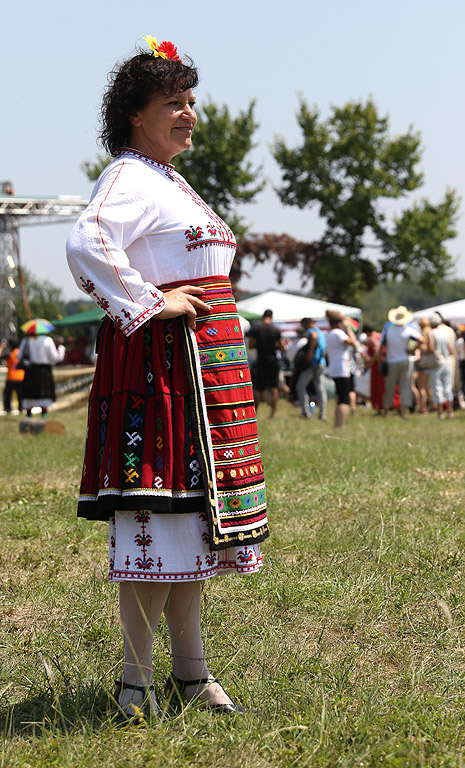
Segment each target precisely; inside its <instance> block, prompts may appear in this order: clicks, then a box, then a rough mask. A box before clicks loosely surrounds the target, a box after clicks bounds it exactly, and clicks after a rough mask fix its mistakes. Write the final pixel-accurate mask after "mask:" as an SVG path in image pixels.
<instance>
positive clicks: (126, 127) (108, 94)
mask: <svg viewBox="0 0 465 768" xmlns="http://www.w3.org/2000/svg"><path fill="white" fill-rule="evenodd" d="M198 82H199V75H198V72H197V69H196V67H195V65H194V62H193V61H192V60H191V59H187V63H183V62H181V61H174V60H173V59H162V58H161V57H159V56H157V57H155V56H153V55H152V54H151V53H142V52H141V53H138V54H136V55H135V56H133V57H132V58H131V59H128V60H127V61H124V62H123V63H122V64H121V65H120V66H119V67H117V68H116V69H114V70H113V71H112V72H110V74H109V76H108V85H107V88H106V90H105V93H104V95H103V100H102V109H101V111H100V122H101V125H102V129H101V131H100V135H99V138H100V141H101V143H102V146H103V147H104V149H106V151H107V152H108V153H109V154H110V155H111V156H112V157H116V156H117V155H118V154H119V150H120V149H121V147H124V146H126V145H127V144H128V142H129V138H130V135H131V122H130V120H129V116H130V115H133V114H134V113H135V112H137V110H139V109H143V108H144V107H145V106H146V104H147V103H148V101H149V99H150V98H151V96H152V95H153V94H154V93H160V94H163V95H164V96H169V95H170V94H172V93H173V94H174V93H182V92H183V91H187V90H188V89H189V88H195V87H196V85H197V84H198Z"/></svg>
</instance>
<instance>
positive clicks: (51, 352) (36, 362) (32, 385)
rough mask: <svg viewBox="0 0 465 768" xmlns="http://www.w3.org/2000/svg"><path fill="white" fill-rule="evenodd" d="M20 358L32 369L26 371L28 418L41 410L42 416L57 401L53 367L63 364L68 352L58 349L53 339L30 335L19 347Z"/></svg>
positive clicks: (24, 391) (24, 386) (24, 403)
mask: <svg viewBox="0 0 465 768" xmlns="http://www.w3.org/2000/svg"><path fill="white" fill-rule="evenodd" d="M18 355H19V358H20V359H21V357H24V356H25V357H27V359H28V360H29V365H28V366H27V367H25V369H24V381H23V399H22V402H21V407H22V408H23V409H24V410H25V411H26V415H27V416H28V417H30V416H32V409H33V408H40V409H41V411H42V416H43V417H45V416H47V413H48V409H49V408H50V406H51V405H52V403H53V402H54V401H55V383H54V380H53V373H52V366H53V365H56V364H57V363H61V362H62V360H63V358H64V356H65V348H64V347H63V346H61V348H57V346H56V344H55V342H54V341H53V339H52V338H51V337H50V336H47V335H45V334H41V335H35V334H28V335H27V336H25V337H24V339H22V341H21V344H20V345H19V352H18Z"/></svg>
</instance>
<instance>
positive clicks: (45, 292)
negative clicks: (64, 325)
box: [0, 267, 66, 329]
mask: <svg viewBox="0 0 465 768" xmlns="http://www.w3.org/2000/svg"><path fill="white" fill-rule="evenodd" d="M22 275H23V279H24V283H25V288H26V295H27V298H28V301H29V306H30V311H31V317H32V318H34V317H44V318H45V319H46V320H50V322H52V323H53V321H54V319H55V318H56V317H58V315H61V314H63V313H64V312H65V306H66V302H65V300H64V298H63V292H62V289H61V288H60V287H59V286H56V285H54V284H53V283H50V282H49V281H48V280H39V279H38V278H36V277H34V275H33V274H32V273H31V272H30V270H28V269H26V268H25V267H22ZM14 280H15V283H16V289H15V290H14V291H12V290H10V291H8V295H7V288H6V286H7V284H8V283H7V272H6V270H5V269H4V270H3V271H2V272H0V284H1V285H2V286H4V290H3V294H4V296H3V301H2V306H3V311H4V312H5V313H8V316H10V317H14V318H15V321H16V323H15V324H16V325H17V328H18V329H19V328H20V327H21V325H22V324H23V323H25V322H26V320H27V319H28V317H27V314H26V310H25V307H24V303H23V298H22V295H21V292H20V291H19V290H18V285H19V277H18V274H17V270H16V273H15V274H14ZM8 299H9V300H11V301H12V302H13V304H14V308H13V307H12V306H11V307H10V302H9V300H8Z"/></svg>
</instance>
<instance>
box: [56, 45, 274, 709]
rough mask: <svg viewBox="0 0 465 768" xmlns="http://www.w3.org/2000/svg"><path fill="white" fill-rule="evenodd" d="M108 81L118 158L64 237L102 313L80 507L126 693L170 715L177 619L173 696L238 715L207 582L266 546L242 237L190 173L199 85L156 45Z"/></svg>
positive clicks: (106, 136)
mask: <svg viewBox="0 0 465 768" xmlns="http://www.w3.org/2000/svg"><path fill="white" fill-rule="evenodd" d="M145 39H146V40H147V42H148V44H149V46H150V49H151V52H150V53H148V52H146V51H141V52H139V53H138V54H136V55H135V56H133V57H131V58H130V59H128V60H127V61H124V62H123V63H122V64H121V65H119V66H118V67H117V68H116V69H115V71H114V72H112V73H111V76H110V78H109V84H108V87H107V90H106V92H105V95H104V99H103V106H102V114H101V118H102V132H101V136H100V137H101V140H102V143H103V145H104V147H105V149H106V150H107V152H108V153H109V154H110V155H111V156H112V158H113V159H112V161H111V162H110V164H109V165H108V166H107V167H106V168H105V169H104V171H103V172H102V174H101V175H100V177H99V179H98V180H97V183H96V185H95V188H94V191H93V193H92V198H91V201H90V203H89V206H88V207H87V209H86V211H84V213H83V214H82V216H81V217H80V219H79V220H78V222H77V223H76V225H75V227H74V228H73V231H72V232H71V235H70V237H69V238H68V242H67V255H68V261H69V265H70V268H71V271H72V273H73V276H74V278H75V280H76V282H77V284H78V285H79V286H80V287H81V288H82V289H83V290H84V291H85V292H86V293H88V295H89V296H91V297H92V298H93V300H94V301H95V302H96V303H97V304H98V305H99V306H100V307H101V308H102V309H103V310H104V311H105V313H106V317H105V319H104V320H103V324H102V326H101V329H100V331H99V336H98V339H97V353H98V359H97V367H96V371H95V376H94V383H93V385H92V391H91V393H90V398H89V417H88V433H87V440H86V454H85V460H84V469H83V475H82V483H81V494H80V499H79V505H78V514H79V515H81V516H83V517H87V518H88V519H93V520H105V521H108V522H109V551H110V556H109V578H110V580H111V581H115V582H118V583H119V596H120V616H121V623H122V628H123V635H124V667H123V672H122V675H121V678H120V680H119V681H118V684H117V687H116V691H115V699H116V700H117V702H118V704H119V707H120V711H121V712H122V713H123V714H124V715H125V716H127V717H128V718H129V719H132V718H134V719H135V720H137V721H139V720H140V719H141V718H142V719H143V718H144V717H146V718H148V717H150V716H151V715H154V714H156V713H157V712H158V711H159V709H158V704H157V701H156V698H155V695H154V690H153V658H152V646H153V639H154V633H155V630H156V628H157V625H158V623H159V620H160V618H161V615H162V612H163V613H164V615H165V618H166V621H167V624H168V630H169V634H170V642H171V651H172V670H171V673H170V675H169V677H168V680H167V681H166V686H165V693H166V695H167V698H168V699H169V700H170V701H171V702H180V701H181V700H182V701H191V700H193V699H197V700H199V701H200V702H201V703H202V705H203V706H208V707H209V708H211V709H212V710H214V711H216V712H225V713H238V712H241V711H242V709H241V708H240V707H239V706H238V705H236V704H234V702H232V701H231V699H230V698H229V696H228V695H227V694H226V692H225V691H224V690H223V688H222V686H221V685H220V684H219V683H218V681H217V680H215V678H214V677H213V676H212V675H211V674H210V672H209V669H208V666H207V661H206V659H205V655H204V649H203V643H202V638H201V631H200V608H201V584H202V583H203V581H204V580H205V579H208V578H212V577H213V576H215V575H217V574H220V573H240V574H252V573H254V572H256V571H257V570H258V569H259V568H260V567H261V565H262V559H261V555H260V542H261V541H263V540H264V539H265V538H267V536H268V525H267V519H266V498H265V485H264V478H263V464H262V461H261V454H260V450H259V443H258V436H257V425H256V417H255V409H254V401H253V391H252V384H251V380H250V371H249V367H248V363H247V354H246V349H245V345H244V339H243V335H242V331H241V327H240V321H239V318H238V315H237V310H236V307H235V302H234V297H233V295H232V291H231V283H230V280H229V278H228V275H229V271H230V268H231V265H232V261H233V258H234V254H235V238H234V235H233V233H232V231H231V230H230V228H229V227H228V225H227V224H226V223H225V222H224V221H223V220H222V219H221V218H220V217H219V216H218V215H217V214H216V213H215V212H214V211H212V209H211V208H209V206H208V205H207V203H206V202H205V201H203V200H202V199H201V198H200V197H199V195H197V194H196V192H195V191H194V190H193V189H192V187H190V186H189V184H188V183H187V181H186V180H185V179H184V178H183V177H182V176H181V175H180V174H179V173H177V172H176V170H175V168H174V166H173V164H172V160H173V158H174V157H175V156H176V155H178V154H180V153H181V152H183V151H184V150H186V149H188V148H189V147H190V145H191V135H192V131H193V130H194V127H195V124H196V121H197V118H196V113H195V108H194V104H195V96H194V93H193V88H194V87H195V86H196V85H197V82H198V74H197V70H196V68H195V67H194V65H193V62H192V61H191V60H188V62H187V63H183V62H182V61H181V59H180V57H179V56H178V55H177V51H176V48H175V46H174V45H173V44H172V43H170V42H168V41H163V42H162V43H160V44H158V42H157V41H156V40H155V38H152V37H150V36H148V37H147V38H145Z"/></svg>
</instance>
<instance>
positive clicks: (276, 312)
mask: <svg viewBox="0 0 465 768" xmlns="http://www.w3.org/2000/svg"><path fill="white" fill-rule="evenodd" d="M266 309H271V310H272V312H273V320H274V321H276V322H277V323H290V322H294V323H297V322H300V320H302V318H303V317H312V318H313V319H314V320H322V319H324V317H325V314H326V310H327V309H333V310H338V311H339V312H342V313H343V314H344V315H346V316H347V317H352V318H354V319H355V320H360V319H361V316H362V310H361V309H360V307H350V306H346V305H344V304H333V303H332V302H330V301H320V300H319V299H311V298H309V297H307V296H296V295H295V294H293V293H285V292H284V291H265V292H264V293H259V294H257V295H256V296H251V297H250V298H249V299H243V300H242V301H238V302H237V310H238V312H239V314H242V313H243V312H253V313H254V314H255V315H258V316H259V317H261V316H262V315H263V313H264V311H265V310H266Z"/></svg>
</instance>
